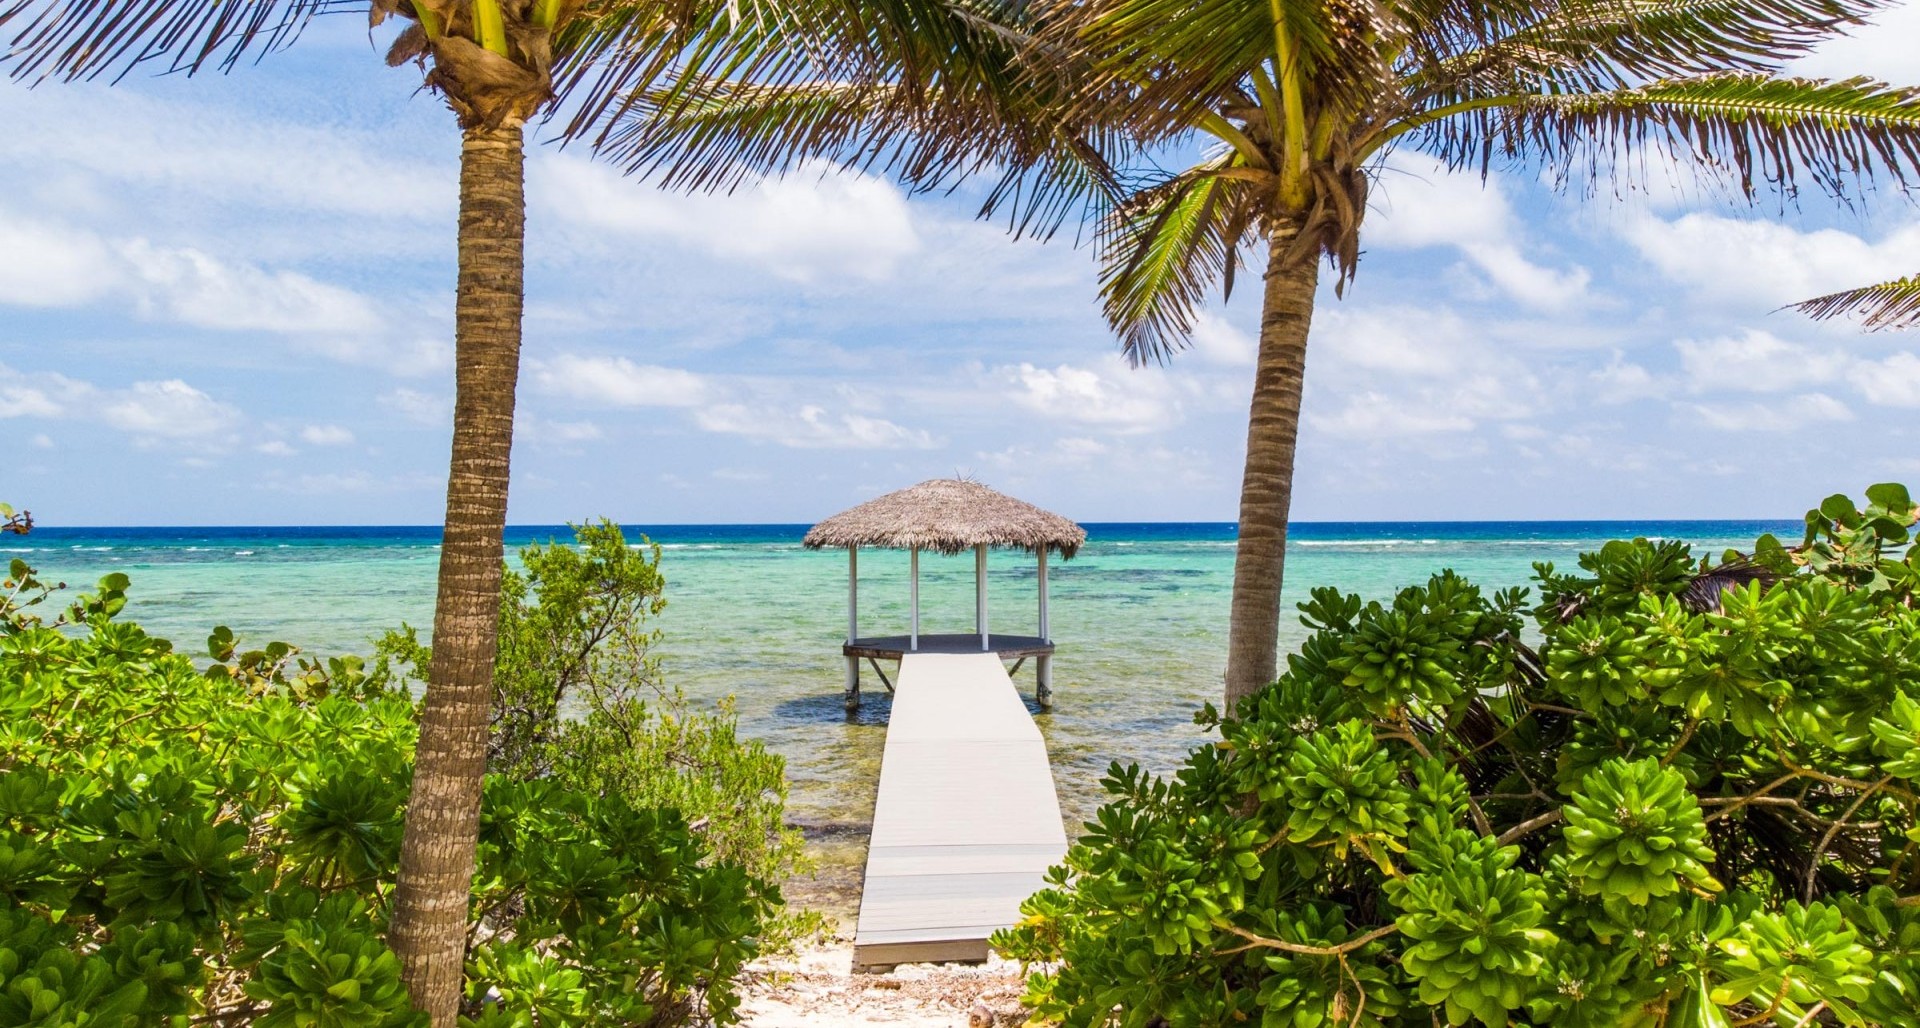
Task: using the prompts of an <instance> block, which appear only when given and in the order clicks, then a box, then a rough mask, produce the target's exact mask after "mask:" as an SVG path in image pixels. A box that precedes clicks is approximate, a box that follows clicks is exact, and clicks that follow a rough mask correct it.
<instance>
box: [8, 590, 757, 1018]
mask: <svg viewBox="0 0 1920 1028" xmlns="http://www.w3.org/2000/svg"><path fill="white" fill-rule="evenodd" d="M127 588H128V582H127V580H126V578H125V576H123V575H117V574H116V575H110V576H108V577H107V578H106V579H103V580H102V581H101V583H100V586H99V589H98V590H97V591H96V592H94V593H90V594H87V595H84V596H81V597H80V598H79V599H78V600H76V601H74V602H73V603H71V604H70V605H68V606H66V607H64V608H62V609H60V610H59V612H58V613H57V614H53V615H43V614H41V613H39V611H41V610H43V609H47V606H48V605H45V604H44V602H43V601H46V600H47V599H48V597H49V596H50V595H51V594H52V592H53V587H52V586H49V585H46V584H44V583H41V582H39V581H38V580H37V579H36V578H35V576H34V573H33V571H32V569H31V568H28V567H26V566H25V565H23V564H22V563H20V562H18V561H15V562H14V565H13V567H12V568H11V571H10V574H9V577H8V580H7V581H6V583H5V584H4V586H3V587H0V1025H4V1026H15V1025H34V1026H43V1025H44V1026H87V1028H121V1026H145V1025H161V1024H167V1025H185V1024H231V1025H239V1024H253V1025H259V1026H262V1028H277V1026H300V1028H350V1026H351V1028H381V1026H399V1025H415V1024H419V1023H422V1022H421V1019H420V1017H419V1016H418V1015H416V1014H415V1013H414V1012H413V1011H412V1010H411V1008H410V1006H409V1003H408V999H407V995H406V993H405V990H404V989H403V987H402V985H401V981H400V973H399V972H400V968H399V964H398V963H397V961H396V959H395V957H394V956H393V954H392V953H391V952H389V951H388V949H387V948H386V945H385V944H384V942H383V941H382V933H383V930H384V927H385V921H386V917H387V913H388V902H389V899H390V897H391V894H392V889H393V876H394V870H395V862H396V858H397V851H398V844H399V838H400V830H401V823H402V817H403V812H404V810H403V808H404V804H405V802H406V799H407V782H408V778H409V776H410V773H411V761H412V746H413V740H414V717H415V709H414V701H413V699H412V698H411V696H410V695H409V694H408V693H407V692H405V691H403V690H396V689H392V688H388V687H386V686H383V685H382V684H381V675H382V674H383V673H385V672H384V671H383V669H382V668H381V667H380V662H378V661H377V662H376V665H375V667H374V668H372V669H369V668H368V667H367V666H366V665H364V664H362V662H360V661H358V660H355V659H351V658H336V659H333V660H330V661H315V660H310V659H307V658H304V657H302V656H301V655H300V654H299V652H298V651H297V650H296V649H294V648H293V647H288V646H284V645H280V644H274V645H271V646H267V647H263V648H261V649H258V650H242V649H240V648H239V647H238V646H237V645H236V642H235V640H234V638H233V636H232V634H231V633H230V632H227V631H226V630H224V629H218V630H216V631H215V632H214V633H213V635H212V637H211V638H210V639H209V640H208V651H207V652H208V660H209V661H210V663H208V664H207V666H206V667H204V668H201V667H196V665H195V663H194V662H193V661H191V660H189V659H188V658H187V657H186V656H184V655H183V654H180V653H178V652H176V651H175V650H174V649H173V647H172V646H171V645H170V644H169V643H168V642H167V641H165V640H162V639H156V638H154V637H152V636H150V635H148V634H147V633H145V632H144V631H142V630H141V629H140V628H139V626H137V625H134V624H130V623H127V622H123V621H119V620H116V619H115V616H114V615H115V614H117V613H118V612H119V611H120V609H121V607H123V606H124V604H125V602H126V590H127ZM777 902H778V892H777V890H776V889H775V888H774V887H773V886H772V885H770V884H769V883H767V882H764V881H762V880H760V879H758V878H755V877H753V876H751V875H749V874H748V873H747V872H746V871H745V870H743V869H742V868H740V867H739V866H738V865H737V864H735V863H732V862H729V861H724V860H717V859H714V857H713V855H712V853H711V850H710V847H709V846H708V845H707V843H706V841H705V839H704V838H703V836H702V834H701V833H700V832H699V831H697V830H696V829H694V828H693V827H691V826H689V824H688V823H687V821H686V820H685V819H684V818H683V817H682V816H681V815H680V814H678V813H677V812H674V811H673V810H671V809H656V808H654V807H651V806H646V805H641V804H636V803H633V802H630V801H629V800H628V799H627V798H625V797H623V796H619V795H601V794H597V793H593V792H589V791H584V790H580V789H574V788H569V787H568V786H566V785H565V784H563V783H560V782H557V781H553V780H546V779H542V780H531V781H528V780H515V779H512V778H509V777H506V776H497V775H496V776H492V777H490V778H489V781H488V783H487V789H486V795H485V806H484V812H483V824H482V829H481V844H480V850H479V869H478V874H477V875H476V876H475V880H474V897H473V916H472V930H471V938H472V940H473V943H472V945H471V947H470V950H469V953H470V959H469V966H468V985H467V1003H466V1005H465V1010H464V1020H465V1022H466V1023H469V1024H472V1025H476V1026H485V1028H496V1026H499V1028H504V1026H533V1025H542V1026H545V1025H585V1024H594V1025H631V1026H639V1025H666V1024H679V1023H685V1022H688V1021H694V1020H702V1019H707V1018H711V1019H713V1020H716V1021H720V1022H725V1021H728V1020H731V1019H732V1018H733V1010H734V1007H735V1005H736V1003H737V997H736V994H735V991H734V981H735V979H736V977H737V975H738V974H739V972H740V969H741V967H742V965H743V964H744V963H745V961H747V960H748V959H750V958H751V957H752V956H753V954H754V953H755V952H756V949H757V947H758V941H757V939H758V935H759V932H760V930H761V927H762V925H763V924H764V923H765V921H766V920H767V918H768V917H769V916H770V915H771V914H772V912H773V911H774V909H775V906H776V904H777Z"/></svg>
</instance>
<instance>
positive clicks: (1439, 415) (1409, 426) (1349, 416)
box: [1309, 392, 1474, 439]
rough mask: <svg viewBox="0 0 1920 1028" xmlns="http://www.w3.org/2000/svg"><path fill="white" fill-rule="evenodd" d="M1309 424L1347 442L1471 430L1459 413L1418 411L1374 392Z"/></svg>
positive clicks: (1469, 421)
mask: <svg viewBox="0 0 1920 1028" xmlns="http://www.w3.org/2000/svg"><path fill="white" fill-rule="evenodd" d="M1309 420H1310V421H1311V422H1312V424H1313V427H1314V428H1316V429H1318V430H1320V431H1322V432H1325V433H1327V434H1328V435H1334V436H1340V437H1342V438H1347V439H1384V438H1390V437H1393V436H1409V435H1427V434H1430V433H1434V432H1465V431H1467V430H1469V429H1471V428H1473V426H1474V421H1473V419H1472V418H1470V417H1467V416H1466V415H1465V414H1463V413H1461V412H1459V411H1449V410H1445V409H1422V408H1421V407H1418V406H1413V405H1409V404H1408V403H1406V402H1405V401H1404V400H1403V399H1402V398H1400V397H1393V396H1387V395H1384V394H1382V393H1376V392H1364V393H1360V394H1358V395H1354V396H1349V397H1347V398H1346V403H1345V404H1343V405H1342V406H1341V408H1340V409H1339V410H1338V411H1335V412H1334V413H1333V414H1314V415H1309Z"/></svg>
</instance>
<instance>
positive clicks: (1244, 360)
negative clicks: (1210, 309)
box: [1192, 312, 1260, 368]
mask: <svg viewBox="0 0 1920 1028" xmlns="http://www.w3.org/2000/svg"><path fill="white" fill-rule="evenodd" d="M1192 338H1193V351H1194V353H1195V354H1196V355H1198V356H1199V357H1200V359H1201V360H1204V361H1206V362H1207V363H1209V364H1218V365H1220V366H1222V367H1229V368H1240V367H1248V368H1250V367H1252V366H1253V363H1254V361H1255V360H1256V359H1257V358H1258V357H1259V355H1260V342H1259V340H1257V339H1254V338H1253V337H1252V336H1249V335H1247V334H1246V333H1245V332H1242V331H1240V330H1239V329H1238V328H1235V327H1234V326H1233V325H1232V324H1230V323H1228V321H1227V320H1226V319H1225V318H1222V317H1220V316H1219V315H1217V314H1212V313H1207V312H1202V313H1201V314H1200V316H1199V317H1197V318H1195V319H1194V322H1193V335H1192Z"/></svg>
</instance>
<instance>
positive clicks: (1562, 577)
mask: <svg viewBox="0 0 1920 1028" xmlns="http://www.w3.org/2000/svg"><path fill="white" fill-rule="evenodd" d="M1917 517H1920V511H1917V510H1916V508H1915V506H1914V505H1913V504H1912V503H1911V502H1910V501H1909V499H1908V498H1907V494H1906V492H1905V491H1904V490H1901V489H1898V488H1897V487H1890V486H1876V487H1874V488H1873V489H1872V490H1870V491H1869V502H1868V505H1867V507H1866V508H1864V509H1863V508H1857V507H1855V506H1854V505H1853V504H1851V503H1850V502H1848V501H1846V499H1845V498H1844V497H1840V498H1830V499H1828V500H1827V501H1824V502H1823V503H1822V504H1821V505H1820V507H1819V508H1818V509H1816V510H1814V511H1811V512H1809V514H1808V517H1807V534H1806V537H1805V538H1804V539H1802V540H1801V541H1799V542H1798V543H1797V544H1793V545H1788V544H1786V543H1782V542H1781V541H1780V540H1778V539H1774V538H1772V537H1770V536H1768V537H1762V538H1761V539H1759V540H1757V541H1756V543H1755V545H1754V546H1753V547H1752V549H1751V550H1750V551H1749V552H1744V553H1723V554H1714V555H1710V556H1704V557H1703V556H1700V555H1698V554H1696V553H1695V552H1694V550H1693V549H1692V548H1690V547H1689V546H1687V545H1686V544H1685V543H1682V542H1678V541H1674V540H1662V541H1649V540H1623V541H1619V542H1614V543H1609V544H1607V545H1605V546H1603V547H1601V548H1600V549H1599V550H1598V551H1596V552H1594V553H1589V554H1586V555H1583V556H1582V557H1581V559H1580V567H1579V570H1578V571H1577V572H1574V573H1567V572H1561V571H1558V570H1556V569H1555V568H1554V567H1553V566H1551V565H1545V564H1543V565H1538V566H1537V567H1536V569H1535V570H1536V575H1535V577H1536V581H1537V593H1536V594H1534V596H1533V597H1532V599H1531V600H1530V599H1529V598H1528V597H1526V596H1523V595H1522V594H1520V593H1519V592H1517V591H1507V592H1502V593H1499V594H1495V595H1492V596H1488V595H1486V594H1484V593H1482V592H1481V591H1480V590H1478V589H1477V588H1474V587H1472V586H1471V585H1470V584H1469V583H1466V582H1464V581H1463V580H1461V579H1460V578H1458V576H1454V575H1451V574H1441V575H1436V576H1434V577H1433V578H1432V579H1430V580H1429V581H1428V582H1426V583H1425V584H1423V585H1419V586H1415V587H1411V588H1408V589H1404V590H1402V591H1401V592H1400V593H1399V594H1398V595H1396V596H1395V597H1393V599H1392V600H1391V601H1390V602H1366V601H1363V600H1362V599H1361V598H1360V597H1356V596H1343V595H1341V594H1339V593H1337V592H1334V591H1332V590H1326V589H1316V590H1314V591H1313V593H1312V597H1311V599H1310V600H1309V602H1307V603H1305V604H1302V605H1301V611H1302V614H1303V615H1304V616H1303V618H1302V621H1303V623H1304V624H1306V626H1307V627H1308V628H1309V629H1310V630H1311V632H1312V634H1311V635H1310V636H1309V637H1308V639H1307V640H1306V641H1305V642H1304V643H1303V644H1302V646H1301V647H1300V649H1299V650H1298V651H1297V652H1295V653H1293V654H1291V655H1289V657H1288V659H1287V662H1286V671H1285V673H1284V674H1282V675H1281V677H1280V679H1279V680H1278V681H1277V682H1275V683H1274V684H1273V685H1271V686H1270V687H1268V688H1267V689H1265V690H1262V691H1261V692H1259V693H1256V694H1255V695H1253V696H1251V697H1249V698H1247V699H1246V700H1245V701H1243V702H1242V703H1241V705H1240V707H1239V709H1238V710H1237V711H1235V712H1233V714H1232V715H1231V716H1227V717H1222V716H1220V715H1219V714H1218V713H1216V712H1214V711H1212V710H1211V709H1208V710H1205V711H1202V712H1201V714H1200V716H1199V718H1198V720H1199V721H1200V723H1202V724H1204V725H1211V726H1217V727H1218V728H1219V731H1220V741H1219V743H1218V744H1217V745H1214V746H1209V747H1203V748H1201V749H1199V750H1196V751H1195V752H1194V753H1192V754H1191V755H1190V757H1189V759H1188V761H1187V763H1186V765H1185V766H1184V767H1183V768H1181V769H1180V770H1179V772H1178V773H1177V774H1175V775H1173V776H1171V777H1170V778H1165V779H1161V778H1156V777H1155V776H1152V775H1148V774H1144V773H1142V772H1140V771H1138V770H1137V769H1129V770H1128V771H1127V772H1126V773H1125V774H1116V775H1111V776H1109V778H1108V780H1107V782H1106V783H1105V785H1106V787H1107V789H1108V791H1109V799H1110V802H1109V803H1108V804H1107V805H1106V806H1105V807H1103V808H1101V809H1100V810H1099V812H1098V813H1097V814H1096V816H1095V819H1094V821H1093V822H1092V825H1091V829H1092V830H1091V831H1090V832H1089V833H1088V834H1087V835H1086V836H1084V837H1083V838H1082V839H1081V840H1080V842H1079V843H1078V844H1077V845H1075V846H1073V847H1072V848H1071V849H1070V850H1069V851H1068V854H1067V857H1066V860H1065V862H1064V864H1063V865H1062V866H1061V867H1059V868H1056V869H1054V871H1053V872H1052V875H1051V878H1050V882H1049V887H1048V888H1047V889H1046V890H1045V891H1044V892H1042V893H1040V894H1038V895H1036V896H1035V897H1034V898H1032V899H1031V900H1029V901H1028V903H1027V905H1026V906H1025V908H1024V910H1025V914H1026V917H1025V919H1024V920H1023V921H1022V922H1021V923H1020V924H1018V925H1016V926H1015V927H1014V928H1012V929H1009V930H1007V931H1005V932H1002V933H1000V934H999V935H998V936H996V937H995V945H996V946H997V947H998V948H999V949H1000V951H1001V952H1002V953H1004V954H1006V955H1008V956H1010V957H1014V958H1017V959H1020V960H1022V961H1026V962H1028V963H1029V964H1030V965H1031V966H1032V973H1031V975H1030V977H1029V981H1028V993H1027V995H1028V1000H1029V1002H1030V1004H1031V1005H1032V1009H1033V1011H1034V1015H1035V1017H1036V1019H1037V1020H1039V1021H1040V1022H1043V1023H1059V1024H1065V1025H1072V1026H1076V1028H1079V1026H1086V1028H1093V1026H1110V1025H1126V1026H1145V1025H1150V1024H1158V1023H1165V1024H1168V1025H1181V1026H1186V1025H1193V1026H1212V1028H1227V1026H1231V1025H1243V1024H1251V1023H1258V1024H1261V1025H1263V1026H1264V1025H1289V1026H1293V1025H1326V1026H1330V1028H1332V1026H1338V1028H1345V1026H1354V1025H1374V1024H1379V1025H1395V1026H1402V1025H1404V1026H1412V1025H1432V1024H1437V1023H1444V1024H1451V1025H1469V1024H1478V1025H1487V1026H1491V1028H1508V1026H1520V1025H1539V1026H1546V1025H1553V1026H1565V1028H1729V1026H1732V1025H1736V1024H1747V1025H1762V1024H1772V1025H1824V1024H1847V1025H1865V1026H1871V1028H1896V1026H1898V1028H1906V1026H1909V1025H1916V1024H1920V859H1916V858H1915V855H1914V854H1915V852H1916V846H1920V843H1916V842H1915V841H1914V840H1917V839H1920V788H1916V783H1920V770H1916V769H1917V768H1920V704H1916V703H1914V702H1912V701H1911V700H1910V697H1914V696H1920V610H1917V609H1916V607H1920V575H1916V574H1915V573H1914V571H1915V569H1916V568H1920V548H1913V547H1909V545H1908V544H1909V542H1910V532H1911V529H1912V526H1913V524H1914V523H1915V521H1916V518H1917ZM1523 611H1524V612H1527V614H1528V615H1530V617H1531V626H1530V628H1529V627H1528V626H1525V625H1523V624H1522V621H1521V613H1522V612H1523ZM1200 897H1205V898H1206V901H1205V902H1200V901H1199V898H1200ZM1169 940H1179V942H1178V944H1170V943H1169Z"/></svg>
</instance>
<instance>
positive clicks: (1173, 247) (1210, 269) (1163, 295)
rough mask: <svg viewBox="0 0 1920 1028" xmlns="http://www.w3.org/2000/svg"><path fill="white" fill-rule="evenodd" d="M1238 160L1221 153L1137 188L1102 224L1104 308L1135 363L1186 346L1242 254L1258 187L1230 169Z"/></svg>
mask: <svg viewBox="0 0 1920 1028" xmlns="http://www.w3.org/2000/svg"><path fill="white" fill-rule="evenodd" d="M1231 160H1232V157H1231V155H1230V154H1228V155H1222V156H1220V157H1218V158H1215V159H1213V160H1210V161H1207V162H1203V163H1202V164H1201V165H1200V166H1199V167H1196V168H1194V169H1192V170H1190V171H1187V172H1184V173H1182V174H1180V175H1177V176H1175V177H1173V178H1171V179H1169V180H1167V181H1165V182H1163V183H1161V184H1159V185H1157V186H1154V187H1151V188H1148V189H1143V190H1141V191H1139V192H1137V193H1135V194H1134V195H1133V196H1131V197H1129V198H1128V199H1127V201H1126V202H1125V203H1124V204H1122V205H1120V206H1118V207H1116V208H1114V209H1113V210H1112V211H1111V212H1109V214H1108V216H1107V218H1106V219H1105V221H1104V222H1103V224H1102V226H1101V231H1100V236H1099V239H1098V245H1099V251H1100V263H1101V274H1100V295H1101V297H1102V300H1103V301H1104V302H1103V309H1104V311H1105V313H1106V317H1107V322H1108V324H1110V325H1111V326H1113V329H1114V331H1115V332H1116V333H1118V334H1119V336H1120V344H1121V346H1122V348H1123V349H1124V350H1125V352H1126V354H1127V357H1128V359H1129V360H1131V361H1133V362H1134V363H1135V364H1141V363H1145V362H1146V361H1149V360H1153V361H1164V360H1165V359H1166V358H1167V357H1169V356H1171V355H1172V354H1173V353H1174V352H1175V351H1176V350H1180V349H1183V348H1184V347H1185V346H1186V345H1187V336H1188V334H1189V333H1190V332H1191V331H1192V329H1193V319H1194V314H1195V311H1196V309H1197V308H1198V306H1199V304H1200V302H1201V300H1202V299H1204V298H1205V296H1206V293H1207V291H1208V290H1209V289H1210V288H1211V287H1212V286H1213V284H1214V282H1215V281H1218V280H1221V279H1223V278H1224V277H1226V276H1228V275H1230V274H1231V273H1232V270H1233V268H1234V266H1235V264H1236V263H1237V262H1238V260H1239V241H1240V238H1241V236H1242V235H1244V234H1245V233H1246V231H1247V229H1248V228H1249V227H1250V225H1251V222H1252V220H1253V219H1254V218H1255V217H1257V213H1258V208H1257V207H1256V206H1255V201H1254V195H1253V194H1254V193H1255V190H1256V189H1257V188H1258V187H1257V186H1255V185H1253V184H1251V183H1249V182H1247V181H1246V180H1243V179H1236V178H1230V177H1226V176H1225V175H1223V174H1222V172H1224V171H1228V170H1230V169H1231Z"/></svg>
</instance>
